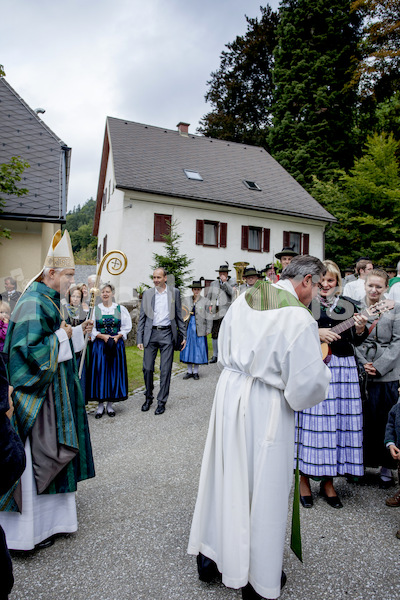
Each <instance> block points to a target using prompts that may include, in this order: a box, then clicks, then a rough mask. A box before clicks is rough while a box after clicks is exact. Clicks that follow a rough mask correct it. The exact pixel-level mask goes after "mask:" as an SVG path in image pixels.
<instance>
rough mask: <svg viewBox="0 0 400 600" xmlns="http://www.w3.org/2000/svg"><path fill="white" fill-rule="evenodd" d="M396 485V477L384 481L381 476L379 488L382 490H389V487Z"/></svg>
mask: <svg viewBox="0 0 400 600" xmlns="http://www.w3.org/2000/svg"><path fill="white" fill-rule="evenodd" d="M393 486H394V479H393V478H392V479H389V481H384V480H383V479H382V478H381V477H379V489H380V490H388V489H389V488H391V487H393Z"/></svg>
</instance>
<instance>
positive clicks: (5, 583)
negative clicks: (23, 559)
mask: <svg viewBox="0 0 400 600" xmlns="http://www.w3.org/2000/svg"><path fill="white" fill-rule="evenodd" d="M13 584H14V577H13V570H12V563H11V558H10V554H9V552H8V548H7V544H6V538H5V535H4V531H3V529H2V527H0V600H7V598H8V594H9V593H10V592H11V588H12V586H13Z"/></svg>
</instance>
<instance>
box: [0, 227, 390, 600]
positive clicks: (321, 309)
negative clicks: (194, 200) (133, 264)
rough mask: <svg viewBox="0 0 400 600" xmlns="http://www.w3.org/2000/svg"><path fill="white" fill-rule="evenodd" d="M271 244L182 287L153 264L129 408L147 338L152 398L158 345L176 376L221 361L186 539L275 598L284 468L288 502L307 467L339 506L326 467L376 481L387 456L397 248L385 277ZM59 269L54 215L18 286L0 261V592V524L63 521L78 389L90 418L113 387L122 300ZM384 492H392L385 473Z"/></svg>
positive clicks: (218, 571) (364, 262)
mask: <svg viewBox="0 0 400 600" xmlns="http://www.w3.org/2000/svg"><path fill="white" fill-rule="evenodd" d="M275 258H276V259H277V261H279V262H277V263H275V264H274V263H270V264H268V265H266V267H265V268H264V269H262V270H261V271H259V270H257V269H256V268H255V267H254V266H253V267H252V266H249V265H247V264H246V266H245V268H244V270H243V271H242V272H241V274H240V278H239V277H238V275H239V274H237V277H236V278H234V277H232V276H231V275H230V273H231V272H232V270H231V269H230V267H229V265H228V263H225V264H223V265H220V266H219V268H218V269H216V272H217V273H218V276H217V277H216V279H215V280H214V281H212V282H211V283H210V285H208V288H207V289H206V287H205V280H204V278H203V277H200V278H199V279H197V280H194V281H192V283H191V284H190V285H189V286H188V290H189V291H188V293H186V295H185V296H184V297H183V298H182V299H181V294H180V292H179V290H178V289H177V288H175V287H174V286H173V285H170V284H169V281H168V274H167V272H166V271H165V270H164V269H163V268H157V269H155V270H154V272H153V284H154V285H153V287H151V288H149V289H147V290H146V291H145V292H144V294H143V297H142V302H141V306H140V315H139V321H138V328H137V346H138V348H139V350H141V351H143V377H144V383H145V392H144V394H145V401H144V403H143V405H142V406H141V410H142V411H143V412H147V411H149V409H150V407H151V405H152V404H153V401H154V370H155V360H156V356H157V353H158V351H160V385H159V391H158V394H157V398H156V400H157V406H156V408H155V415H162V414H163V413H164V412H165V410H166V404H167V401H168V398H169V394H170V386H171V370H172V363H173V358H174V352H175V351H179V353H180V354H179V357H180V361H181V362H182V363H183V364H185V365H186V372H185V374H184V375H183V379H185V380H189V379H193V380H194V381H196V380H198V379H200V377H201V376H202V375H201V373H203V372H204V371H200V366H202V368H203V369H204V365H207V364H209V363H210V364H213V363H216V362H218V363H219V365H220V367H221V370H222V372H221V375H220V377H219V381H218V384H217V387H216V391H215V397H214V403H213V408H212V412H211V416H210V424H209V431H208V436H207V441H206V445H205V450H204V456H203V462H202V467H201V474H200V482H199V489H198V496H197V501H196V506H195V510H194V515H193V521H192V527H191V533H190V540H189V546H188V552H189V553H190V554H194V555H196V556H197V565H198V573H199V577H200V579H201V580H203V581H208V582H210V581H212V580H213V579H217V580H222V582H223V583H224V584H225V585H226V586H228V587H232V588H241V589H242V597H243V598H244V599H245V600H246V599H247V600H250V599H260V598H268V599H275V598H277V597H278V596H279V595H280V590H281V588H282V587H283V585H284V584H285V581H286V576H285V573H284V571H283V569H282V566H283V564H282V563H283V548H284V540H285V531H286V520H287V512H288V502H289V492H290V489H291V485H292V477H293V472H294V471H296V470H297V471H298V472H299V474H300V481H299V500H300V503H301V505H302V507H304V508H305V509H312V508H313V507H314V504H315V498H316V496H315V492H314V490H313V485H315V484H314V483H313V482H318V484H319V490H318V493H319V495H320V496H321V497H322V498H323V499H324V500H325V501H326V502H327V504H328V505H329V506H330V507H332V508H333V509H340V508H342V506H343V503H342V500H341V498H340V497H339V495H338V494H337V491H336V489H335V477H338V476H345V477H346V478H347V480H348V481H349V482H350V483H351V484H352V485H357V484H360V483H364V482H365V472H366V471H365V469H366V468H369V467H372V468H378V469H379V472H378V477H379V480H378V483H379V486H380V487H381V488H384V489H388V488H391V487H393V486H394V485H395V478H394V476H393V470H394V469H395V468H396V467H397V465H399V464H400V462H399V461H400V404H399V403H398V398H399V370H400V314H399V313H400V304H398V303H397V301H398V300H399V299H400V262H399V264H398V265H397V268H396V269H395V268H393V267H392V268H390V271H391V273H390V275H391V277H389V274H388V272H387V270H388V269H386V270H385V269H383V268H381V267H379V266H376V265H373V263H372V261H371V260H370V259H369V258H368V257H360V260H358V261H357V264H356V266H355V272H353V273H351V272H349V270H347V272H346V271H345V277H344V279H343V280H342V274H341V269H340V268H339V266H338V265H337V264H336V263H335V262H333V261H332V260H325V261H323V262H321V261H320V260H319V259H317V258H315V257H312V256H308V255H306V256H299V255H298V253H297V252H295V250H294V249H293V248H288V247H286V248H283V249H282V251H281V252H279V253H277V254H276V255H275ZM242 264H243V263H242ZM74 268H75V265H74V260H73V253H72V248H71V243H70V239H69V235H68V232H65V233H64V235H61V232H57V234H55V236H54V238H53V240H52V243H51V245H50V248H49V251H48V255H47V257H46V261H45V264H44V267H43V269H42V270H41V272H40V273H39V274H38V275H37V276H36V277H34V279H33V280H32V281H31V282H30V284H28V286H27V287H26V289H25V290H24V292H23V293H22V294H21V292H18V291H17V290H16V287H17V285H16V282H15V280H13V279H12V278H11V277H8V278H7V279H6V280H5V288H6V290H5V292H2V294H1V296H2V297H1V299H0V344H1V346H0V351H2V355H1V356H2V360H1V362H0V366H1V385H2V388H1V392H2V396H1V405H0V408H1V411H0V426H1V427H2V431H3V430H4V431H5V432H6V433H5V435H6V434H7V439H9V442H7V443H5V440H2V445H1V446H0V448H1V454H2V455H1V456H0V460H1V461H3V462H4V463H8V464H9V465H10V469H9V470H10V471H11V473H12V475H10V477H9V478H8V480H7V484H4V483H3V482H2V486H1V493H2V494H3V495H2V496H0V573H5V576H4V582H5V583H4V585H3V588H2V589H1V591H0V597H5V598H6V597H7V594H8V593H9V591H10V589H11V586H12V569H11V562H10V557H9V555H8V550H7V545H6V540H7V544H8V547H9V548H11V549H13V550H32V549H34V548H44V547H47V546H48V545H50V544H52V543H53V542H54V538H55V536H57V534H59V533H70V532H74V531H76V529H77V514H76V504H75V492H76V489H77V484H78V483H79V481H82V480H85V479H88V478H91V477H94V475H95V473H94V462H93V455H92V448H91V442H90V433H89V425H88V419H87V411H86V407H85V404H87V402H88V401H89V400H91V401H95V402H97V409H96V411H95V418H96V419H100V418H102V417H103V415H107V416H109V417H115V415H116V412H115V409H114V406H113V404H114V403H115V402H120V401H123V400H126V399H127V397H128V376H127V362H126V353H125V343H124V341H125V340H126V338H127V335H128V333H129V332H130V331H131V328H132V321H131V317H130V315H129V313H128V311H127V309H126V308H125V307H124V306H122V305H121V304H119V303H118V302H117V301H116V298H115V289H114V287H113V285H112V284H111V283H105V284H102V285H101V286H100V296H99V297H98V298H97V299H95V298H91V290H93V288H94V285H95V282H94V279H91V280H89V281H88V284H87V285H86V284H78V285H75V283H74ZM64 298H65V300H64ZM210 334H211V339H212V356H211V358H210V357H209V356H208V336H209V335H210ZM88 340H89V343H87V341H88ZM3 346H4V348H3ZM3 358H5V359H6V361H7V362H8V367H7V370H8V381H7V374H6V368H5V364H4V362H3ZM79 367H80V376H78V368H79ZM190 385H191V384H190ZM194 385H195V384H194ZM16 434H18V435H16ZM3 462H2V463H1V464H3ZM14 462H15V465H14ZM22 471H23V472H22ZM386 503H387V505H388V506H392V507H400V490H399V491H398V492H396V493H395V494H394V495H393V496H391V497H390V498H388V499H387V500H386ZM2 528H3V529H4V531H5V536H4V533H3V529H2ZM293 532H294V533H293V535H292V541H293V540H294V542H293V545H294V549H295V548H297V550H295V551H296V553H298V552H299V550H298V548H299V545H298V542H296V539H297V538H296V536H298V532H297V533H296V530H295V529H294V530H293ZM396 535H397V537H399V538H400V529H399V531H398V532H397V534H396ZM0 587H1V586H0ZM2 594H3V595H2Z"/></svg>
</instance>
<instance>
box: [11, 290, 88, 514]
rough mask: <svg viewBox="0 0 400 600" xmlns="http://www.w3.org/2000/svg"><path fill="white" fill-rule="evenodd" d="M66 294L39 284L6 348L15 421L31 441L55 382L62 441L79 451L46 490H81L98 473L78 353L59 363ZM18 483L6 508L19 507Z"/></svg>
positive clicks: (23, 304) (22, 303)
mask: <svg viewBox="0 0 400 600" xmlns="http://www.w3.org/2000/svg"><path fill="white" fill-rule="evenodd" d="M62 320H63V316H62V314H61V312H60V295H59V293H58V292H56V291H54V290H52V289H51V288H49V287H48V286H46V285H45V284H44V283H41V282H34V283H33V284H32V285H31V286H30V287H29V289H28V290H27V292H25V293H24V294H23V295H22V296H21V298H20V300H19V302H18V304H17V306H16V308H15V310H14V311H13V314H12V317H11V320H10V323H9V327H8V330H7V337H6V341H5V346H4V352H6V353H8V356H9V358H8V373H9V381H10V384H11V385H12V386H13V387H14V392H13V402H14V415H13V425H14V427H15V429H16V430H17V432H18V434H19V435H20V437H21V439H22V441H23V442H24V443H25V441H26V438H27V437H28V435H29V433H30V431H31V430H32V427H33V425H34V423H35V421H36V418H37V416H38V414H39V411H40V409H41V408H42V405H43V402H44V400H45V397H46V394H47V392H48V389H49V386H50V385H52V386H53V397H54V407H55V414H56V425H57V442H58V444H60V445H64V446H67V447H69V448H72V449H74V450H76V451H77V452H78V451H79V454H78V455H77V457H76V459H74V460H73V461H71V462H70V463H69V464H68V465H67V466H66V467H64V469H63V470H62V471H61V473H59V474H58V475H57V476H56V477H55V479H54V480H53V481H52V482H51V483H50V485H49V486H48V488H47V489H46V491H45V492H44V493H52V494H54V493H60V492H71V491H75V490H76V488H77V486H76V483H77V481H81V480H82V479H88V478H89V477H93V476H94V466H93V458H92V451H91V445H90V437H89V433H88V429H87V417H86V411H85V403H84V399H83V396H82V391H81V388H80V384H79V380H78V375H77V369H76V363H75V353H74V349H73V346H72V341H71V340H70V346H71V352H72V359H71V360H67V361H65V362H62V363H58V350H59V345H60V344H59V341H58V338H57V336H56V334H55V333H54V332H55V331H57V330H58V329H59V328H60V325H61V321H62ZM16 487H17V483H16V484H15V485H14V486H13V488H11V490H10V491H9V492H8V493H7V494H4V495H3V496H0V510H10V511H17V510H18V507H17V504H16V502H15V500H14V498H13V492H14V491H15V488H16Z"/></svg>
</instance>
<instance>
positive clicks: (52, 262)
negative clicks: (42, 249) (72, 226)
mask: <svg viewBox="0 0 400 600" xmlns="http://www.w3.org/2000/svg"><path fill="white" fill-rule="evenodd" d="M46 267H48V268H50V269H75V261H74V253H73V251H72V245H71V238H70V237H69V233H68V231H67V230H65V231H64V235H62V233H61V229H59V230H58V231H57V232H56V233H55V234H54V236H53V239H52V241H51V244H50V248H49V250H48V252H47V256H46V260H45V261H44V267H43V268H44V269H45V268H46Z"/></svg>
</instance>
